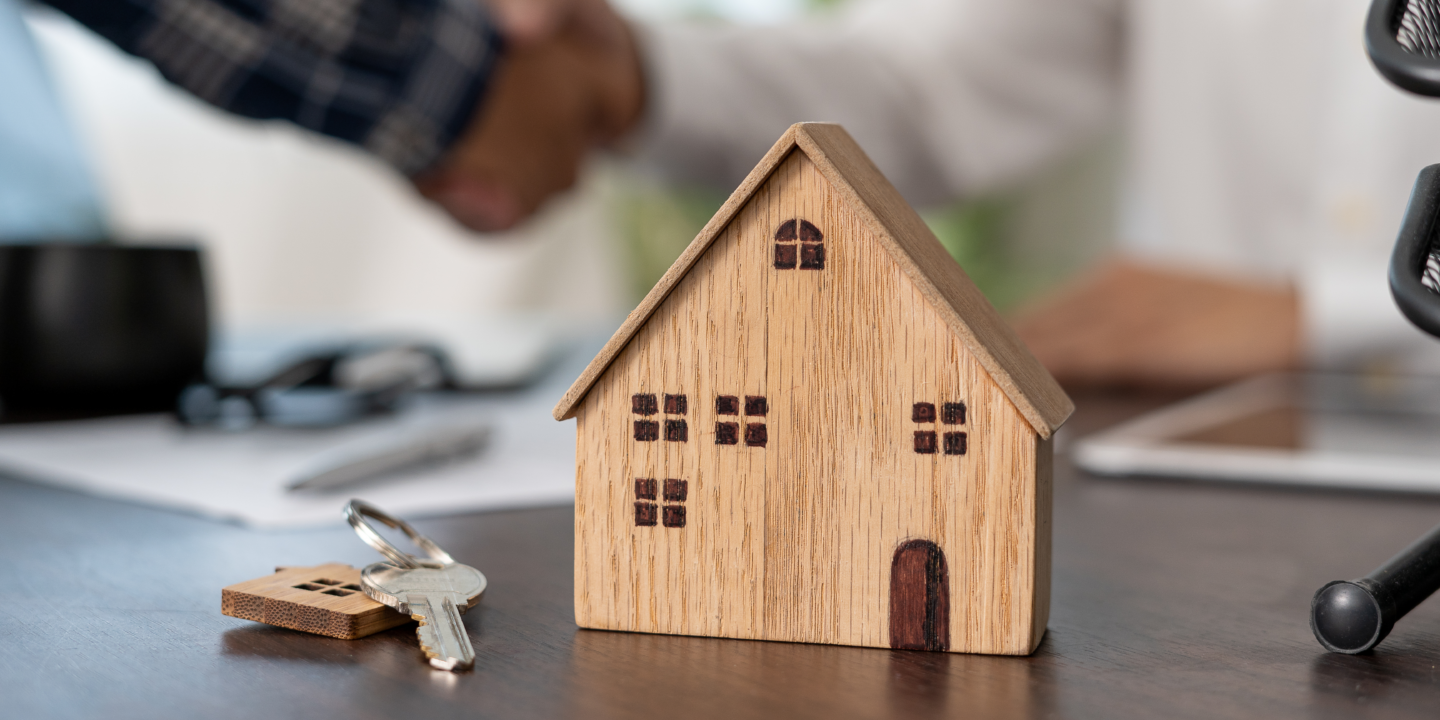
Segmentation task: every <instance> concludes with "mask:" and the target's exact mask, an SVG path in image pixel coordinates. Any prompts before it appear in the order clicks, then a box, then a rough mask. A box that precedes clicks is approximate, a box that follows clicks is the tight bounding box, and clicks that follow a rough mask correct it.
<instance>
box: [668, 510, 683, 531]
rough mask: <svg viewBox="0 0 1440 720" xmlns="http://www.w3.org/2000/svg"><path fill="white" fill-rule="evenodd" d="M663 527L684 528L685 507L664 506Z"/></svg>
mask: <svg viewBox="0 0 1440 720" xmlns="http://www.w3.org/2000/svg"><path fill="white" fill-rule="evenodd" d="M665 527H668V528H683V527H685V506H684V505H666V506H665Z"/></svg>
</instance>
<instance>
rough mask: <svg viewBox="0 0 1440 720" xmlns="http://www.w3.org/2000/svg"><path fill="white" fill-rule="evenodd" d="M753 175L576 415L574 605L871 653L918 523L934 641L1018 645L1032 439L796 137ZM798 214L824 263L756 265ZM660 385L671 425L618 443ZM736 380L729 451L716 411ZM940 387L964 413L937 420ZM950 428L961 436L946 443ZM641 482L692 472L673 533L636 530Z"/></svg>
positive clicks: (659, 626) (1028, 551)
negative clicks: (943, 626) (677, 406)
mask: <svg viewBox="0 0 1440 720" xmlns="http://www.w3.org/2000/svg"><path fill="white" fill-rule="evenodd" d="M767 176H768V179H767V180H766V181H765V182H764V183H762V184H761V185H759V186H758V187H756V188H754V189H753V191H751V192H750V194H749V196H748V198H749V199H748V201H747V202H745V203H744V204H743V205H742V206H741V207H740V208H738V210H737V211H736V212H735V213H734V216H733V219H732V221H731V222H730V223H729V224H727V225H726V226H725V227H724V228H722V229H721V231H720V232H719V233H718V235H717V237H716V238H715V239H714V240H713V242H711V243H709V244H708V249H707V250H706V252H704V253H703V254H701V255H699V256H698V257H696V258H694V259H693V261H692V262H690V267H689V271H688V272H686V273H684V274H683V275H681V276H679V277H678V278H677V282H676V284H675V285H674V287H673V288H672V289H670V290H669V291H668V292H666V293H665V294H664V295H663V297H662V298H661V300H660V302H659V304H658V305H657V306H656V307H655V308H653V309H652V310H650V311H649V312H648V313H647V314H646V318H647V320H646V322H644V323H642V324H640V325H639V326H638V327H637V328H636V329H635V330H634V332H633V335H632V336H631V337H630V338H629V340H628V342H627V343H626V344H625V345H624V347H623V348H622V349H621V350H620V352H619V354H618V355H616V356H615V358H614V359H613V361H611V362H609V363H606V364H605V367H606V370H605V372H604V373H603V374H602V375H601V376H600V377H599V378H597V379H596V381H595V382H594V383H593V384H592V385H590V389H589V392H588V394H586V395H585V396H584V397H583V399H582V400H581V402H580V405H579V407H578V408H577V409H576V412H575V417H576V418H577V490H576V504H577V512H576V558H577V565H576V590H575V592H576V595H575V601H576V619H577V622H578V623H579V624H580V625H581V626H582V627H591V628H603V629H611V630H630V631H641V632H659V633H673V634H684V635H709V636H719V637H735V638H752V639H765V640H784V641H795V642H816V643H830V644H843V645H866V646H873V647H888V646H890V643H891V635H890V631H889V617H890V587H891V577H890V568H891V561H892V556H893V553H894V552H895V550H896V549H897V548H898V547H899V546H900V545H901V544H902V543H904V542H907V541H910V540H916V539H919V540H926V541H929V542H933V543H934V544H935V545H936V547H937V548H938V549H939V550H940V551H941V552H943V554H944V557H945V559H946V561H947V562H948V567H949V574H950V579H949V588H950V590H949V592H950V604H949V607H950V615H949V617H950V622H949V624H948V627H949V637H947V638H945V641H944V642H943V643H939V645H941V646H944V647H946V648H948V649H949V650H951V651H956V652H975V653H997V654H1026V653H1029V652H1031V651H1033V650H1034V648H1035V646H1036V645H1037V644H1038V643H1039V642H1040V638H1041V636H1042V634H1043V632H1044V627H1045V625H1044V618H1043V617H1036V611H1037V610H1039V609H1043V608H1044V607H1046V604H1047V602H1048V601H1047V600H1045V599H1043V598H1037V597H1036V593H1038V592H1048V583H1046V582H1043V581H1039V580H1037V577H1036V573H1037V572H1038V571H1039V569H1040V568H1041V567H1042V566H1044V567H1048V552H1049V548H1048V546H1045V547H1040V546H1039V545H1038V544H1037V540H1038V539H1040V538H1044V539H1047V540H1048V534H1045V533H1044V532H1042V530H1041V528H1040V527H1039V524H1040V523H1042V522H1048V514H1049V507H1048V498H1049V495H1048V493H1042V492H1041V488H1039V483H1041V482H1042V481H1043V482H1046V483H1048V477H1046V478H1043V479H1042V478H1040V477H1039V474H1040V472H1041V471H1042V470H1043V469H1044V468H1046V467H1048V462H1049V461H1048V458H1037V453H1042V452H1043V453H1047V454H1048V453H1049V452H1050V451H1051V446H1050V444H1049V442H1048V441H1044V439H1043V438H1041V439H1040V440H1041V441H1040V442H1038V443H1037V437H1038V435H1037V433H1036V431H1035V430H1034V429H1033V428H1032V426H1031V424H1030V422H1029V420H1028V419H1027V418H1026V417H1025V415H1024V414H1023V413H1021V412H1020V411H1019V410H1018V409H1017V408H1016V406H1015V404H1014V403H1012V402H1011V400H1010V398H1009V397H1008V395H1007V394H1006V392H1005V390H1004V388H1002V387H1001V386H1000V385H999V384H998V383H997V382H995V380H994V379H993V378H992V375H991V373H990V371H989V369H987V368H986V367H985V366H984V364H983V363H981V362H980V359H979V358H978V357H977V356H976V355H975V354H974V353H973V352H971V349H970V347H969V345H967V341H966V338H965V337H962V336H960V335H958V334H957V333H956V332H955V331H954V327H953V325H952V324H951V323H950V321H949V320H947V317H946V315H945V313H942V312H940V311H939V310H937V308H936V305H935V298H934V293H933V292H931V291H929V290H927V289H926V288H923V287H921V286H919V285H917V283H916V282H915V279H914V276H913V275H912V274H911V273H910V272H908V271H907V270H906V269H905V267H904V266H903V265H902V264H901V263H900V262H897V260H896V254H895V252H894V250H893V248H891V247H889V246H888V245H887V244H886V243H885V242H882V241H881V239H880V238H879V237H878V236H877V235H876V231H875V227H876V226H875V223H874V222H872V221H871V220H869V219H867V218H866V217H865V212H863V208H862V209H861V210H857V209H856V200H855V199H854V198H853V197H852V196H851V195H847V194H845V193H840V192H838V191H837V190H836V188H835V186H834V185H833V184H832V183H831V182H830V181H829V180H828V179H827V178H826V176H825V175H824V174H823V173H821V172H820V170H819V168H818V167H817V166H816V164H815V163H813V162H812V161H811V160H810V155H809V153H807V152H803V151H800V150H798V149H792V151H791V152H790V153H789V154H788V155H786V156H785V157H784V158H782V159H781V161H780V162H779V163H778V164H777V166H776V167H775V169H774V171H773V172H771V173H768V174H767ZM797 218H799V219H802V220H805V221H808V222H810V223H813V226H814V228H817V229H818V232H819V233H820V234H823V236H824V240H823V244H824V246H825V248H826V261H825V267H824V269H823V270H807V269H801V268H796V269H777V268H775V267H774V263H773V262H772V259H773V250H772V248H773V247H774V246H775V244H776V242H775V240H774V238H775V236H776V233H777V228H778V229H782V231H783V227H784V226H785V224H786V223H788V222H789V221H791V220H794V219H797ZM802 227H803V224H802ZM802 234H803V233H802ZM812 234H813V233H812ZM932 241H933V239H932ZM937 246H938V245H937ZM687 252H688V251H687ZM951 264H953V262H952V263H951ZM966 282H968V280H966ZM982 302H983V299H982ZM971 339H972V340H973V337H972V338H971ZM597 362H598V361H597ZM591 367H592V368H593V367H596V365H595V364H592V365H591ZM676 393H683V394H686V395H687V396H688V397H690V398H693V399H694V401H693V402H691V403H690V407H691V408H692V410H691V413H690V415H689V416H688V417H689V419H690V421H691V423H692V427H691V430H690V432H689V434H688V436H687V440H686V441H685V442H672V441H664V440H663V439H662V440H661V441H637V440H636V435H635V434H634V432H633V431H632V425H633V423H634V422H635V421H636V418H639V417H642V415H640V414H637V413H636V412H635V410H636V405H635V401H634V400H633V398H634V397H636V396H652V395H653V396H661V395H664V394H676ZM732 397H734V398H740V397H743V398H745V401H744V406H745V409H744V412H745V418H744V422H745V439H746V442H745V443H744V444H743V445H734V444H730V443H729V431H728V429H725V427H724V423H725V422H726V420H727V418H733V417H734V416H731V415H728V414H722V413H720V412H719V410H722V409H723V410H726V411H728V410H730V405H731V401H730V400H729V398H732ZM960 403H964V404H965V405H966V407H967V412H966V414H965V417H964V418H963V419H964V421H965V422H964V424H963V425H962V424H958V423H956V424H945V423H944V422H941V418H939V417H938V416H937V413H936V408H938V407H944V406H946V405H947V404H948V405H958V404H960ZM917 404H919V405H920V406H922V407H924V408H926V409H925V410H924V414H923V415H917V414H916V413H917V412H918V411H917ZM647 408H648V406H647ZM557 414H562V413H560V411H559V409H557ZM952 414H953V415H955V417H954V418H952V419H955V420H959V419H961V418H960V417H959V415H958V412H953V411H952ZM917 418H918V419H921V420H923V422H917V421H916V420H917ZM961 431H963V432H965V433H966V443H965V452H964V453H963V454H960V453H959V452H953V453H946V452H942V451H941V447H940V443H939V440H938V435H939V434H940V433H943V432H961ZM759 433H763V438H764V440H765V442H764V443H763V445H762V444H761V443H752V442H751V440H752V436H757V437H758V436H759V435H758V434H759ZM917 433H920V434H921V435H923V436H924V437H925V438H926V443H927V444H926V445H925V447H926V448H928V450H922V449H920V445H919V444H917V443H918V441H917ZM951 447H952V448H958V447H959V445H958V444H957V442H956V441H952V443H951ZM639 478H676V479H681V480H685V481H687V482H688V487H689V499H688V501H687V502H686V503H685V509H684V512H685V514H686V521H685V522H686V524H685V527H684V529H683V530H680V529H678V528H667V527H664V526H663V524H662V526H651V525H638V524H637V522H636V517H637V516H636V511H635V509H634V508H635V502H636V501H637V498H636V497H635V496H634V495H633V494H632V492H633V489H634V488H635V487H636V482H635V481H636V479H639ZM1042 505H1043V507H1042Z"/></svg>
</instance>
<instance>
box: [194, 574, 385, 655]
mask: <svg viewBox="0 0 1440 720" xmlns="http://www.w3.org/2000/svg"><path fill="white" fill-rule="evenodd" d="M220 612H221V613H223V614H225V615H229V616H230V617H237V618H241V619H243V620H254V621H255V622H262V623H266V624H269V625H278V626H280V627H283V628H290V629H291V630H300V631H303V632H308V633H315V634H317V635H329V636H330V637H336V638H340V639H342V640H354V639H356V638H362V637H365V636H366V635H373V634H375V633H377V632H380V631H381V630H388V629H390V628H392V627H395V626H397V625H404V624H405V623H408V622H412V620H411V619H410V616H409V615H403V614H401V613H398V612H396V611H394V610H392V609H390V608H389V607H386V606H385V605H381V604H380V603H378V602H375V601H374V600H371V599H370V598H369V597H367V596H366V595H365V593H364V591H362V590H361V589H360V571H359V570H358V569H356V568H353V567H350V566H349V565H342V564H340V563H330V564H327V565H317V566H315V567H292V568H275V574H274V575H267V576H265V577H262V578H256V579H254V580H247V581H245V582H242V583H236V584H234V585H231V586H229V587H226V588H223V589H222V590H221V591H220Z"/></svg>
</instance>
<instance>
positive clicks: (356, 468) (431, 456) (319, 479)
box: [285, 425, 490, 492]
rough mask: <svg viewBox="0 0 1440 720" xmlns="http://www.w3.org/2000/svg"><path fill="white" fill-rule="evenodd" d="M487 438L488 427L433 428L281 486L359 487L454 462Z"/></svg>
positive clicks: (302, 489) (313, 488)
mask: <svg viewBox="0 0 1440 720" xmlns="http://www.w3.org/2000/svg"><path fill="white" fill-rule="evenodd" d="M489 438H490V426H489V425H471V426H466V427H458V428H436V429H434V430H428V431H426V432H425V434H423V435H419V434H417V435H415V436H412V437H411V438H410V439H409V440H408V441H406V442H399V443H396V444H393V445H389V446H385V445H382V446H380V447H378V448H376V449H375V451H374V452H370V453H357V454H356V455H354V456H352V457H350V458H347V459H344V460H340V461H338V462H335V463H332V464H330V465H328V466H325V467H322V468H321V469H319V470H316V471H313V472H308V473H305V474H303V475H301V476H300V477H298V478H296V479H295V480H294V481H293V482H291V483H290V484H289V485H287V486H286V487H285V489H286V490H290V491H293V492H315V491H322V490H334V489H337V488H344V487H350V486H352V485H359V484H361V483H364V482H366V481H369V480H378V479H380V478H382V477H384V476H386V475H391V474H394V473H398V472H401V471H404V470H413V469H417V468H421V467H424V466H427V465H438V464H441V463H445V462H449V461H452V460H458V459H460V458H463V457H466V456H468V455H473V454H475V453H476V452H479V451H480V449H481V448H483V447H484V446H485V443H486V441H487V440H489Z"/></svg>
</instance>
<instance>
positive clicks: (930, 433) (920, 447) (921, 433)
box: [915, 430, 936, 455]
mask: <svg viewBox="0 0 1440 720" xmlns="http://www.w3.org/2000/svg"><path fill="white" fill-rule="evenodd" d="M935 445H936V443H935V431H934V430H916V431H915V452H917V453H920V454H921V455H934V454H935Z"/></svg>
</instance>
